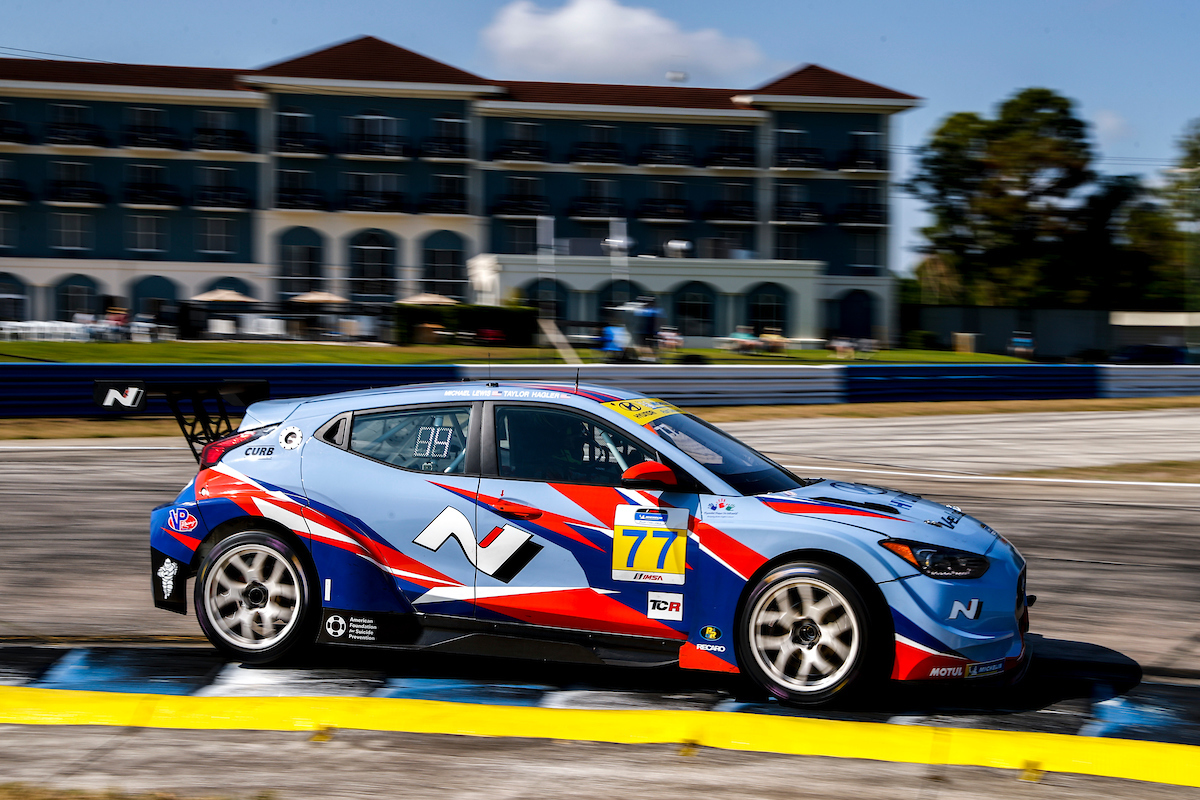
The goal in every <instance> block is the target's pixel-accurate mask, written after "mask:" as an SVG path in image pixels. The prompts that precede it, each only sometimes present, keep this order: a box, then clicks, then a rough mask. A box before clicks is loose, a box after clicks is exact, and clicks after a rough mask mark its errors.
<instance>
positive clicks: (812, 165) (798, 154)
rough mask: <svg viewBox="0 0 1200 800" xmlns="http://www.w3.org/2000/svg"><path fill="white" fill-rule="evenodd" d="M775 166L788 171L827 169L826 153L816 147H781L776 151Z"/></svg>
mask: <svg viewBox="0 0 1200 800" xmlns="http://www.w3.org/2000/svg"><path fill="white" fill-rule="evenodd" d="M775 166H777V167H785V168H787V169H825V152H824V151H823V150H819V149H817V148H815V147H781V148H779V149H778V150H776V151H775Z"/></svg>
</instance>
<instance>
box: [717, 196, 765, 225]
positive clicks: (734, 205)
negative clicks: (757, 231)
mask: <svg viewBox="0 0 1200 800" xmlns="http://www.w3.org/2000/svg"><path fill="white" fill-rule="evenodd" d="M704 218H705V219H707V220H730V221H733V222H755V221H757V219H758V217H757V212H756V210H755V206H754V201H753V200H718V201H717V202H715V203H709V204H708V208H707V209H705V211H704Z"/></svg>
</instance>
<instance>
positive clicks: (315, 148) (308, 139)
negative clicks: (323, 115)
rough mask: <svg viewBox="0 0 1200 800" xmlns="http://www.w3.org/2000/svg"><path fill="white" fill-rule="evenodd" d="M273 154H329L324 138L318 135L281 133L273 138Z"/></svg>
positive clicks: (291, 132)
mask: <svg viewBox="0 0 1200 800" xmlns="http://www.w3.org/2000/svg"><path fill="white" fill-rule="evenodd" d="M275 152H277V153H304V154H309V153H312V154H317V155H321V154H324V153H327V152H329V146H328V145H327V144H325V137H324V136H322V135H321V134H319V133H303V132H300V131H287V132H281V133H279V134H277V135H276V136H275Z"/></svg>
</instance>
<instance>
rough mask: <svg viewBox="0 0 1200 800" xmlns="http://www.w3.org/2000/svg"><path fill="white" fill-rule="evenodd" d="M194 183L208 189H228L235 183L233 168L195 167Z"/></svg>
mask: <svg viewBox="0 0 1200 800" xmlns="http://www.w3.org/2000/svg"><path fill="white" fill-rule="evenodd" d="M196 183H198V184H199V185H200V186H203V187H205V188H208V189H229V188H232V187H233V186H234V185H235V182H234V170H232V169H230V168H229V167H197V168H196Z"/></svg>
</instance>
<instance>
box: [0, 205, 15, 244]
mask: <svg viewBox="0 0 1200 800" xmlns="http://www.w3.org/2000/svg"><path fill="white" fill-rule="evenodd" d="M16 246H17V215H16V214H14V213H13V212H11V211H0V248H4V249H8V248H11V247H16Z"/></svg>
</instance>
